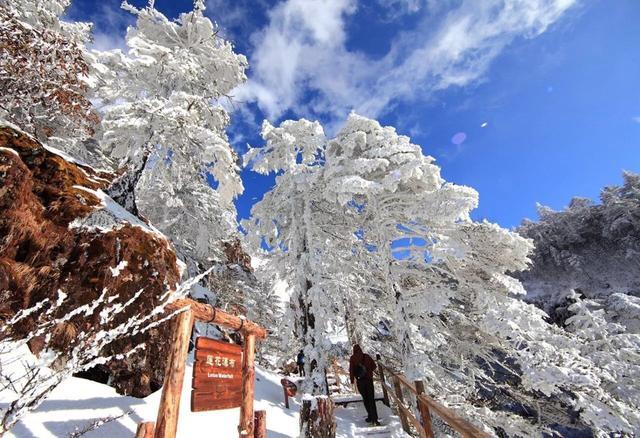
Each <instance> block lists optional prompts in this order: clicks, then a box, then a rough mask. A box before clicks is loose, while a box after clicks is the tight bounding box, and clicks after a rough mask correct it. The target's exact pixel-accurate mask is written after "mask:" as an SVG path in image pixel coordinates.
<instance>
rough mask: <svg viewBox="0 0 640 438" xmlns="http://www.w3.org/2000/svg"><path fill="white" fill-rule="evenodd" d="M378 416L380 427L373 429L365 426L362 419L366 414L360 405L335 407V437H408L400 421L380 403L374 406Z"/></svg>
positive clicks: (351, 404)
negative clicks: (336, 425) (336, 424)
mask: <svg viewBox="0 0 640 438" xmlns="http://www.w3.org/2000/svg"><path fill="white" fill-rule="evenodd" d="M376 406H377V407H378V416H379V417H380V422H381V423H382V426H379V427H374V426H370V425H369V424H367V423H366V422H365V421H364V419H365V417H366V416H367V412H366V411H365V409H364V405H363V404H362V403H350V404H349V405H347V407H342V406H336V411H335V412H336V420H337V422H338V431H337V434H336V437H339V438H347V437H348V438H351V437H354V438H356V437H372V438H388V437H392V438H400V437H402V438H405V437H409V435H407V434H406V433H405V432H404V431H403V430H402V425H401V424H400V419H399V418H398V417H397V416H396V415H394V414H393V412H392V411H391V410H390V409H389V408H388V407H386V406H385V405H384V404H382V403H381V402H378V403H377V404H376Z"/></svg>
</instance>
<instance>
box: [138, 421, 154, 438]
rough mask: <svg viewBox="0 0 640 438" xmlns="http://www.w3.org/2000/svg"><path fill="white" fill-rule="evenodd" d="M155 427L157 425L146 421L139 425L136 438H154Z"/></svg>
mask: <svg viewBox="0 0 640 438" xmlns="http://www.w3.org/2000/svg"><path fill="white" fill-rule="evenodd" d="M155 425H156V424H155V423H154V422H153V421H144V422H142V423H139V424H138V430H136V438H153V430H154V429H155Z"/></svg>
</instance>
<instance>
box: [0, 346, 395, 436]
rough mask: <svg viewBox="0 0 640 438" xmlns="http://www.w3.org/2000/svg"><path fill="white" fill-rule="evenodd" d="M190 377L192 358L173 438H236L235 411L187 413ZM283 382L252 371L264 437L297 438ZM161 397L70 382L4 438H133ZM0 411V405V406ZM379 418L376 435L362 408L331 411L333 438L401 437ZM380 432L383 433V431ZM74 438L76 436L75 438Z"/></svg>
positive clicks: (387, 416)
mask: <svg viewBox="0 0 640 438" xmlns="http://www.w3.org/2000/svg"><path fill="white" fill-rule="evenodd" d="M192 372H193V358H190V360H189V363H188V364H187V369H186V374H185V385H184V386H183V391H182V401H181V404H180V417H179V422H178V438H190V437H194V436H200V435H202V433H203V431H210V432H211V433H210V434H209V436H214V437H217V438H227V437H236V436H237V435H238V432H237V429H236V428H237V426H238V420H239V415H240V410H239V408H235V409H225V410H220V411H209V412H191V410H190V396H191V388H190V386H189V382H190V380H191V375H192ZM281 378H282V376H280V375H278V374H276V373H274V372H272V371H269V370H266V369H264V368H262V367H257V368H256V393H255V405H254V406H255V409H256V410H266V411H267V436H268V437H272V438H283V437H297V436H298V434H299V416H298V412H299V410H300V396H299V395H298V396H297V397H296V398H291V399H290V400H289V401H290V409H286V408H285V407H284V400H283V394H282V386H281V385H280V379H281ZM160 394H161V391H157V392H155V393H153V394H151V395H150V396H149V397H147V398H144V399H138V398H134V397H127V396H121V395H119V394H118V393H117V392H116V391H115V390H114V389H113V388H111V387H109V386H107V385H103V384H101V383H96V382H93V381H90V380H85V379H80V378H77V377H72V378H69V379H67V380H65V381H64V382H63V383H62V384H61V385H60V386H58V387H57V388H56V389H55V390H54V391H53V392H52V393H51V395H50V396H49V397H48V398H47V400H46V401H45V402H44V403H42V405H40V407H39V408H38V409H37V410H36V411H34V412H32V413H30V414H28V415H27V416H26V417H25V418H24V419H23V420H22V421H21V422H19V423H18V424H17V425H16V426H15V427H14V428H13V430H12V431H10V432H9V433H8V436H9V437H15V438H32V437H37V438H59V437H73V436H79V434H81V433H82V432H85V431H86V433H84V434H83V435H82V436H83V437H87V438H120V437H132V436H134V434H135V431H136V427H137V425H138V423H140V422H141V421H155V420H156V414H157V410H158V404H159V403H160ZM0 405H1V403H0ZM378 413H379V416H380V418H381V421H382V422H383V424H384V425H385V426H386V427H384V428H381V431H377V430H375V428H371V427H370V426H368V425H367V424H366V423H365V422H364V417H365V416H366V412H365V410H364V406H363V405H362V403H353V404H349V405H348V406H347V407H340V406H338V407H336V417H337V426H338V430H337V434H336V436H337V437H338V438H347V437H359V436H370V435H371V433H375V432H380V433H375V434H374V435H375V436H378V437H406V436H407V435H406V434H405V433H404V432H403V431H402V428H401V426H400V422H399V419H398V417H396V416H394V415H393V413H392V412H391V411H390V410H389V409H388V408H387V407H386V406H384V405H383V404H382V403H380V402H378ZM382 429H384V430H382ZM74 434H76V435H74Z"/></svg>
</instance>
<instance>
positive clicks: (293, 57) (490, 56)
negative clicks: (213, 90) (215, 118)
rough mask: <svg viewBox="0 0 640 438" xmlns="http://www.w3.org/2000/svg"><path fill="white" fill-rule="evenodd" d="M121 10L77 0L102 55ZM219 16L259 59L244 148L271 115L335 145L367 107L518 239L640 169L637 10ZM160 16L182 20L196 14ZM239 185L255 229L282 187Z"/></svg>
mask: <svg viewBox="0 0 640 438" xmlns="http://www.w3.org/2000/svg"><path fill="white" fill-rule="evenodd" d="M131 3H132V4H134V5H137V6H142V5H144V4H145V2H144V1H131ZM119 4H120V1H119V0H114V1H111V0H104V1H101V2H93V1H88V0H74V2H73V4H72V8H71V10H70V11H69V17H70V18H71V19H75V20H90V21H93V22H94V23H95V29H94V30H95V34H96V45H97V46H98V47H100V48H113V47H122V46H123V44H124V40H123V38H124V32H125V29H126V26H127V25H129V24H131V23H132V17H130V16H129V14H128V13H127V12H124V11H121V10H119ZM207 6H208V10H207V13H208V14H209V16H210V17H211V18H212V19H214V20H215V21H216V22H218V24H219V25H220V26H221V28H222V29H223V33H224V35H225V36H226V37H227V38H229V39H231V40H232V41H233V42H234V44H235V46H236V48H237V50H238V51H239V52H241V53H244V54H245V55H247V57H248V59H249V64H250V70H249V72H248V73H249V82H248V83H247V85H246V86H244V87H242V89H239V90H237V92H236V93H235V96H236V99H237V105H236V108H237V109H236V111H235V112H234V113H233V114H232V120H233V123H232V126H231V129H230V138H231V140H232V143H233V145H234V147H235V148H236V149H237V150H238V151H240V152H244V151H245V150H246V144H247V143H250V144H252V145H260V138H259V135H258V134H259V129H260V123H261V121H262V120H263V119H264V118H268V119H269V120H270V121H271V122H272V123H278V122H280V121H282V120H285V119H288V118H300V117H305V118H309V119H317V120H320V121H321V122H322V123H323V124H324V125H325V128H326V130H327V131H328V132H329V134H333V133H335V132H337V130H338V129H339V128H340V125H341V123H342V122H343V121H344V119H345V117H346V115H347V114H348V113H349V111H351V110H355V111H356V112H359V113H361V114H363V115H366V116H369V117H374V118H377V119H378V120H380V122H381V123H382V124H386V125H393V126H395V127H396V128H397V130H398V131H399V132H400V133H402V134H406V135H409V136H410V137H411V138H412V141H413V142H414V143H416V144H419V145H421V146H422V147H423V150H424V151H425V153H426V154H429V155H432V156H434V157H435V158H436V159H437V162H438V163H439V164H440V166H441V167H442V174H443V176H444V177H445V178H446V179H447V180H449V181H452V182H455V183H458V184H466V185H470V186H472V187H474V188H475V189H477V190H478V191H479V193H480V207H479V208H478V209H477V210H476V211H475V212H474V214H473V217H474V218H475V219H482V218H487V219H489V220H491V221H494V222H498V223H499V224H501V225H503V226H507V227H513V226H516V225H518V224H519V223H520V222H521V220H522V219H523V218H525V217H528V218H536V217H537V214H536V202H539V203H541V204H544V205H547V206H550V207H552V208H554V209H561V208H563V207H564V206H565V205H567V204H568V203H569V201H570V199H571V198H572V197H573V196H583V197H589V198H593V199H597V197H598V194H599V191H600V189H601V188H602V187H603V186H606V185H611V184H619V183H620V182H621V180H622V178H621V173H622V170H623V169H626V170H630V171H633V172H640V87H639V82H640V50H639V49H638V48H639V47H640V25H638V22H640V2H639V1H637V0H614V1H611V0H595V1H579V0H518V1H506V0H505V1H501V0H483V1H481V2H480V1H477V0H456V1H449V0H442V1H439V2H438V1H433V0H367V1H365V0H360V1H358V0H281V1H267V0H254V1H248V0H233V1H222V0H208V1H207ZM156 7H157V8H158V9H159V10H161V11H162V12H164V13H165V14H166V15H168V16H170V17H175V16H177V14H178V13H180V12H183V11H186V10H188V9H190V8H191V2H189V1H186V0H185V1H183V0H157V1H156ZM456 134H457V135H456ZM462 134H464V135H462ZM463 138H464V141H462V142H460V140H461V139H463ZM243 180H244V183H245V193H244V194H243V195H242V196H241V197H240V198H239V199H238V202H237V206H238V212H239V215H240V217H247V216H248V214H249V210H250V208H251V205H252V204H253V203H254V202H255V201H256V200H258V199H260V197H261V196H262V194H263V193H264V192H265V191H267V190H268V189H269V188H270V186H271V184H272V183H273V178H270V177H263V176H259V175H256V174H253V173H252V172H249V171H243Z"/></svg>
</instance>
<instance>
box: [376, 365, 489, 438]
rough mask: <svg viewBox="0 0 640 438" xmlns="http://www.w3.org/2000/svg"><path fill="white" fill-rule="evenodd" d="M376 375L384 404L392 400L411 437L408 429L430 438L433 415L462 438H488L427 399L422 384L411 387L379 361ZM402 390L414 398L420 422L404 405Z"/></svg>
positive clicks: (414, 384) (417, 382)
mask: <svg viewBox="0 0 640 438" xmlns="http://www.w3.org/2000/svg"><path fill="white" fill-rule="evenodd" d="M378 374H379V376H380V383H381V384H382V392H383V395H384V404H386V405H387V406H391V404H390V403H389V397H391V398H392V399H393V401H394V402H395V405H396V408H397V411H398V415H399V416H400V422H401V423H402V428H403V429H404V431H405V432H407V433H411V432H412V431H411V426H413V428H414V429H415V431H416V432H417V433H418V436H419V437H420V438H433V437H434V435H433V426H432V424H431V413H432V412H433V413H435V414H437V415H438V416H439V417H440V418H441V419H442V420H444V421H445V422H446V423H447V424H448V425H449V426H450V427H451V428H452V429H453V430H455V431H456V432H458V433H459V434H460V435H462V436H463V437H464V438H467V437H482V438H485V437H486V438H488V437H489V435H488V434H486V433H485V432H483V431H481V430H479V429H478V428H477V427H475V426H474V425H472V424H471V423H469V422H468V421H466V420H464V419H463V418H461V417H459V416H458V415H457V414H456V413H455V412H453V411H452V410H451V409H449V408H447V407H446V406H443V405H441V404H440V403H438V402H437V401H435V400H434V399H432V398H431V397H429V396H428V395H427V394H426V393H425V390H424V384H423V382H422V381H421V380H416V381H415V382H414V383H411V382H410V381H409V380H408V379H407V378H406V377H405V376H403V375H402V374H399V373H396V372H394V371H393V370H391V369H390V368H388V367H386V366H384V365H383V364H382V363H380V361H378ZM389 381H391V382H393V388H392V387H391V386H389V383H388V382H389ZM403 388H406V389H408V390H409V392H411V393H412V394H413V396H414V397H415V399H416V404H417V407H418V411H419V413H420V414H419V415H420V419H418V418H416V416H415V415H414V412H413V411H412V410H411V409H410V408H409V407H407V405H406V404H405V401H404V393H403Z"/></svg>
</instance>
